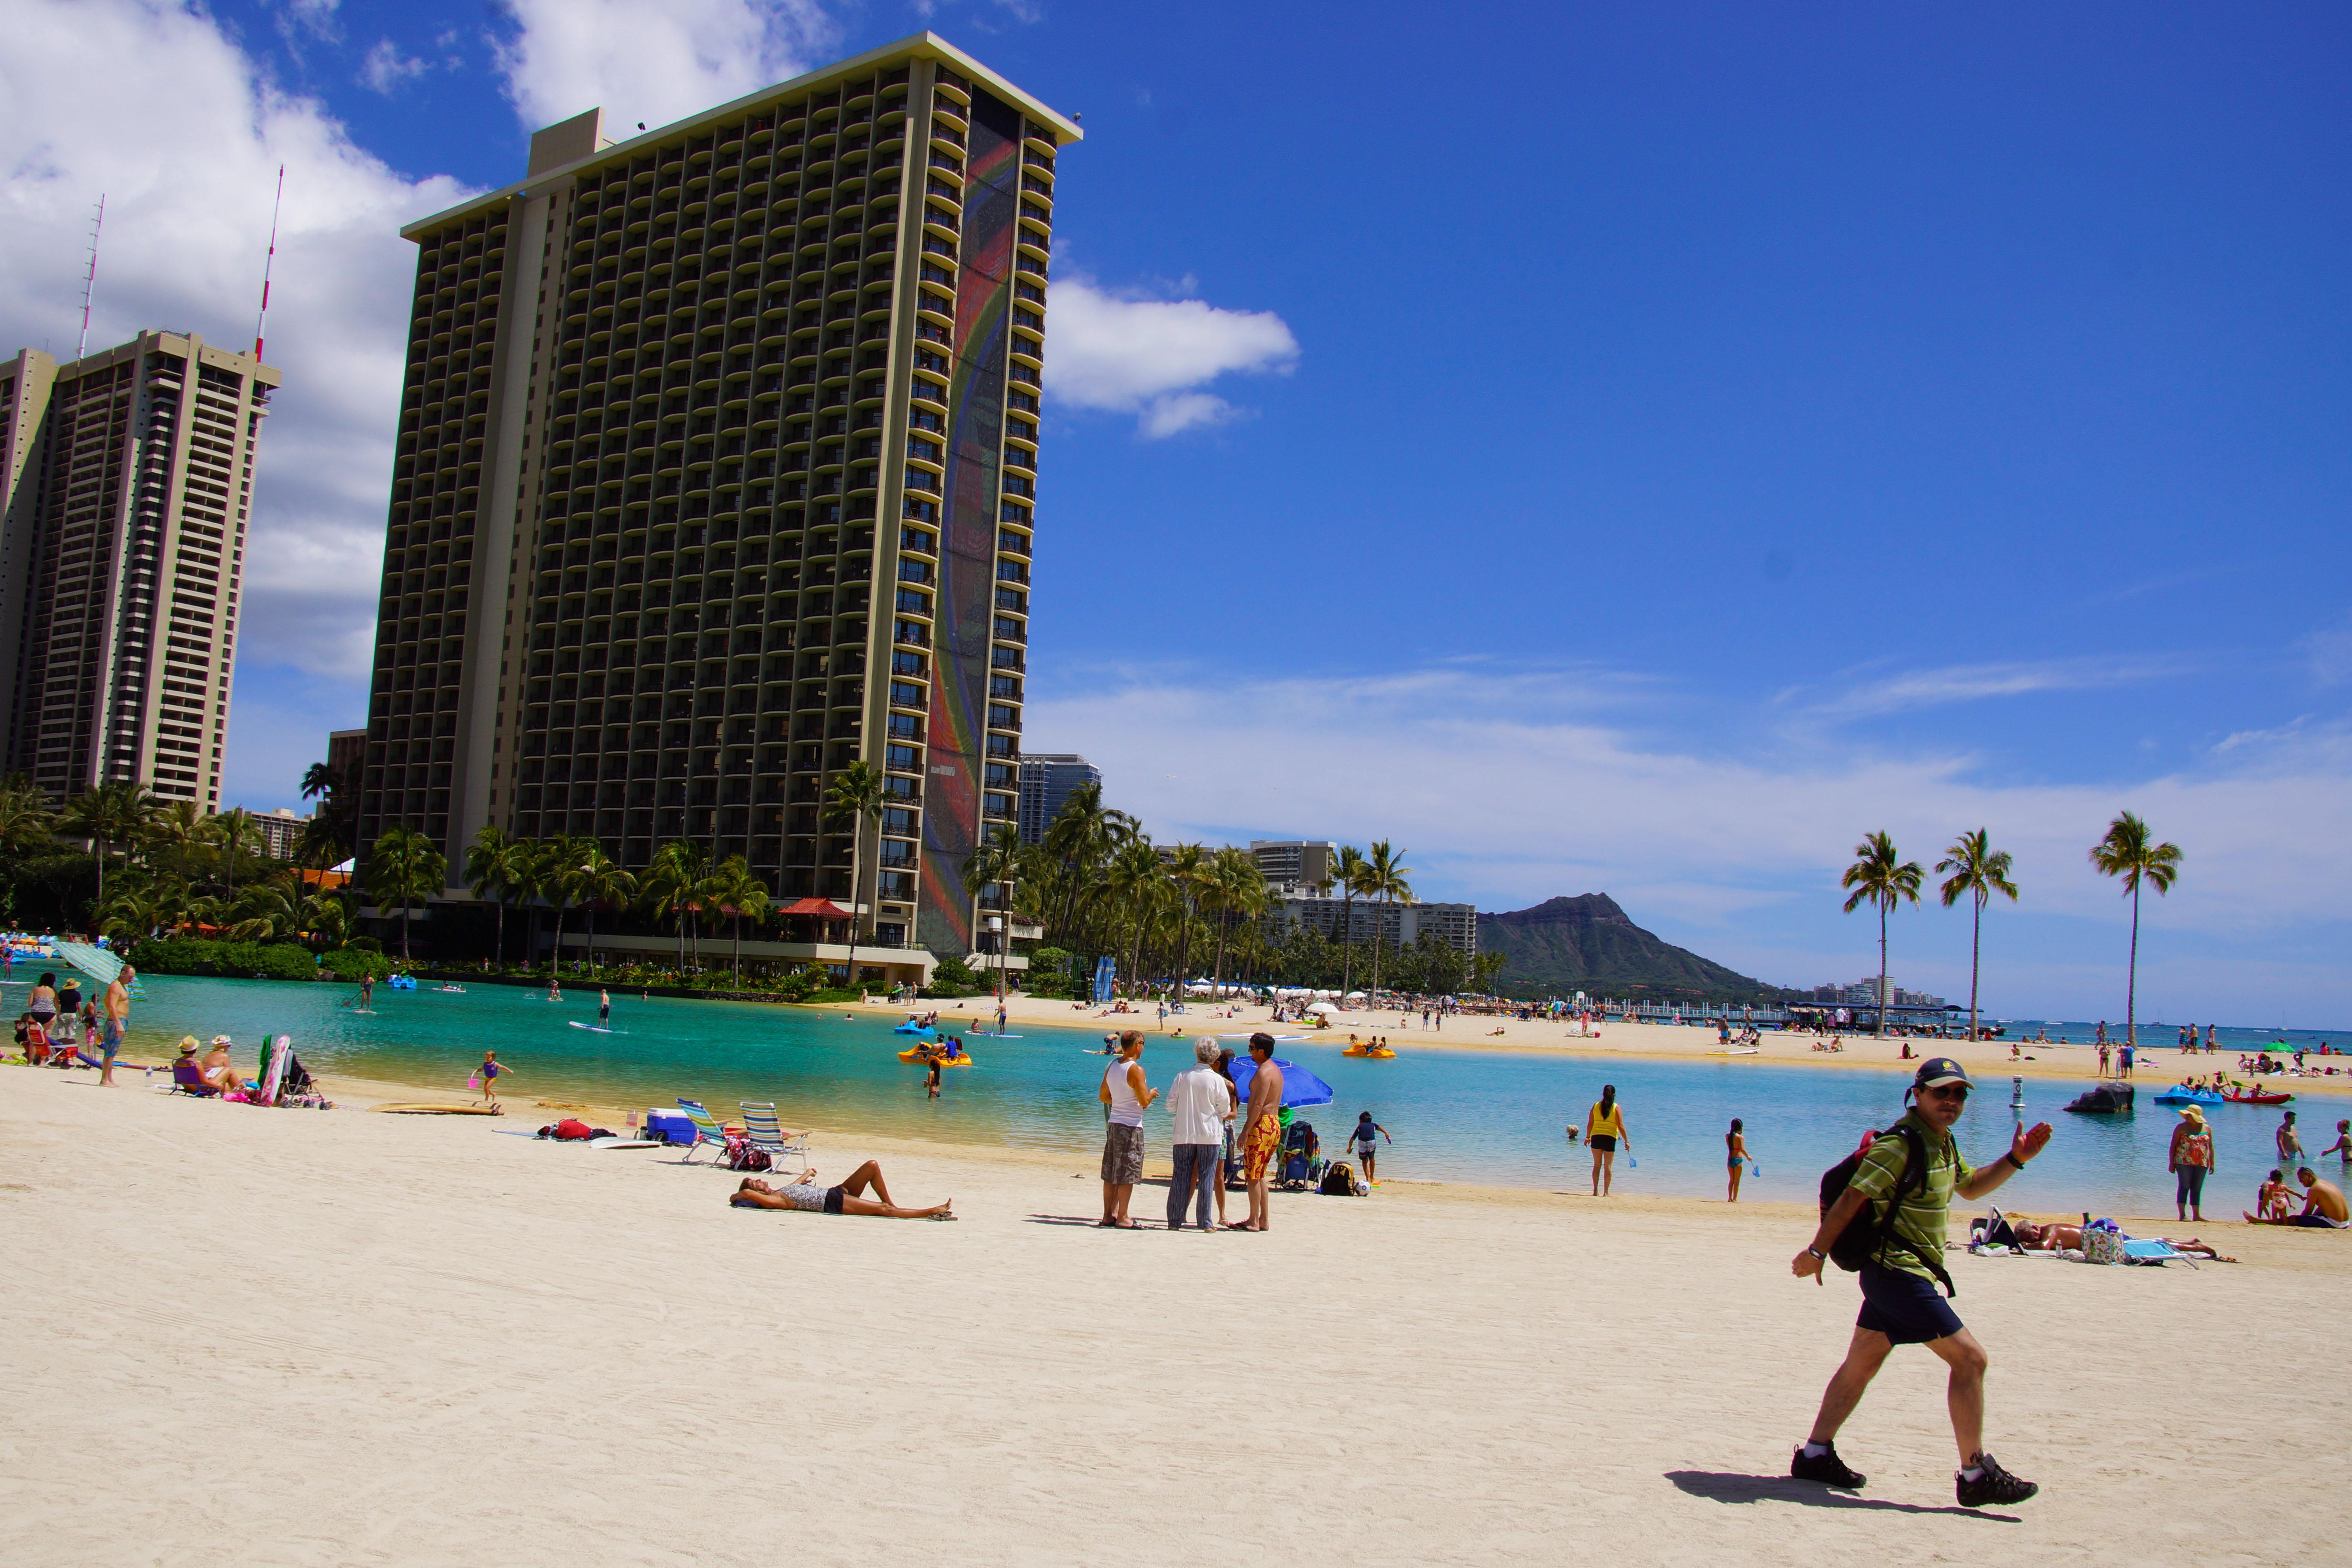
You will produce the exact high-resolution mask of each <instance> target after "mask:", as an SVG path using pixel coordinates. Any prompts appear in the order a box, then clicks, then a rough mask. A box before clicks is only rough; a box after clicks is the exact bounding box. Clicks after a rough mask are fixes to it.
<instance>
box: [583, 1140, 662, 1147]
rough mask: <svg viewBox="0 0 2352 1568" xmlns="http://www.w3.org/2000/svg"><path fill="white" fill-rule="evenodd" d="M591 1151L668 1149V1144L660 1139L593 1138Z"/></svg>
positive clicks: (590, 1141) (589, 1144)
mask: <svg viewBox="0 0 2352 1568" xmlns="http://www.w3.org/2000/svg"><path fill="white" fill-rule="evenodd" d="M588 1147H590V1148H591V1149H667V1148H668V1147H669V1145H668V1144H667V1143H665V1142H662V1141H661V1140H660V1139H658V1138H591V1139H590V1140H588Z"/></svg>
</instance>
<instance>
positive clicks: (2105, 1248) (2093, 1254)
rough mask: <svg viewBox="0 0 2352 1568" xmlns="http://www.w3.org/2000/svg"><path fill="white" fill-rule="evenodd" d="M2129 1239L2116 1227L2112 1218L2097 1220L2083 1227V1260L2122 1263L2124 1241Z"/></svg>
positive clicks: (2087, 1261) (2086, 1261)
mask: <svg viewBox="0 0 2352 1568" xmlns="http://www.w3.org/2000/svg"><path fill="white" fill-rule="evenodd" d="M2126 1239H2128V1238H2127V1237H2126V1236H2125V1235H2124V1233H2123V1232H2122V1231H2120V1230H2117V1229H2116V1222H2115V1221H2113V1220H2111V1219H2102V1220H2095V1221H2093V1222H2092V1223H2091V1224H2089V1225H2086V1226H2084V1227H2083V1261H2084V1262H2085V1263H2121V1262H2122V1261H2123V1260H2124V1243H2125V1241H2126Z"/></svg>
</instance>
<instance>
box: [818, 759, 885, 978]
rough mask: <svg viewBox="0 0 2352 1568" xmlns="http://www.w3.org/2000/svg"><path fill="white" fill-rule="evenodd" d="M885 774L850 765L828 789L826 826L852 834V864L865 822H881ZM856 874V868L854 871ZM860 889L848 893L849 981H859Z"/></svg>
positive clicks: (862, 765)
mask: <svg viewBox="0 0 2352 1568" xmlns="http://www.w3.org/2000/svg"><path fill="white" fill-rule="evenodd" d="M882 797H883V786H882V774H881V772H880V771H879V770H878V769H877V768H876V767H875V766H874V764H873V763H868V762H865V761H863V760H861V761H858V762H855V763H850V764H849V766H848V767H846V768H845V769H843V770H842V773H841V775H840V776H839V777H838V778H836V779H835V780H834V781H833V787H832V788H831V789H829V790H827V791H826V792H825V796H824V826H825V830H826V831H827V832H829V833H846V834H847V835H849V863H850V865H851V866H853V867H855V866H856V864H857V842H858V839H859V838H860V837H863V835H864V833H865V831H866V825H867V824H868V823H871V824H874V825H876V826H880V824H881V821H882ZM851 874H852V875H853V876H855V875H856V873H855V871H853V872H852V873H851ZM857 934H858V933H857V889H856V887H855V886H854V885H853V886H852V887H851V889H850V894H849V984H852V985H856V984H857Z"/></svg>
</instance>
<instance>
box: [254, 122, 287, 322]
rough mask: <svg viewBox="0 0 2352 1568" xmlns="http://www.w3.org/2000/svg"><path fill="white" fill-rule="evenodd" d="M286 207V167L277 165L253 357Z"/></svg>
mask: <svg viewBox="0 0 2352 1568" xmlns="http://www.w3.org/2000/svg"><path fill="white" fill-rule="evenodd" d="M285 205H286V165H285V164H283V163H280V164H278V199H277V201H276V202H274V203H272V204H271V205H270V208H269V256H268V259H267V260H265V261H263V262H262V264H261V314H259V315H257V316H256V317H254V319H253V357H254V358H255V359H259V358H260V357H261V329H262V327H263V326H264V325H265V324H266V323H267V322H268V320H269V270H270V268H272V267H274V266H276V265H277V263H278V213H279V211H280V210H282V209H283V208H284V207H285Z"/></svg>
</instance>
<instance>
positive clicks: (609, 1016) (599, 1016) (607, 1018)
mask: <svg viewBox="0 0 2352 1568" xmlns="http://www.w3.org/2000/svg"><path fill="white" fill-rule="evenodd" d="M596 1026H597V1027H598V1028H600V1029H609V1028H611V1027H612V1026H613V994H612V993H611V992H610V991H599V992H597V993H596Z"/></svg>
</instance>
